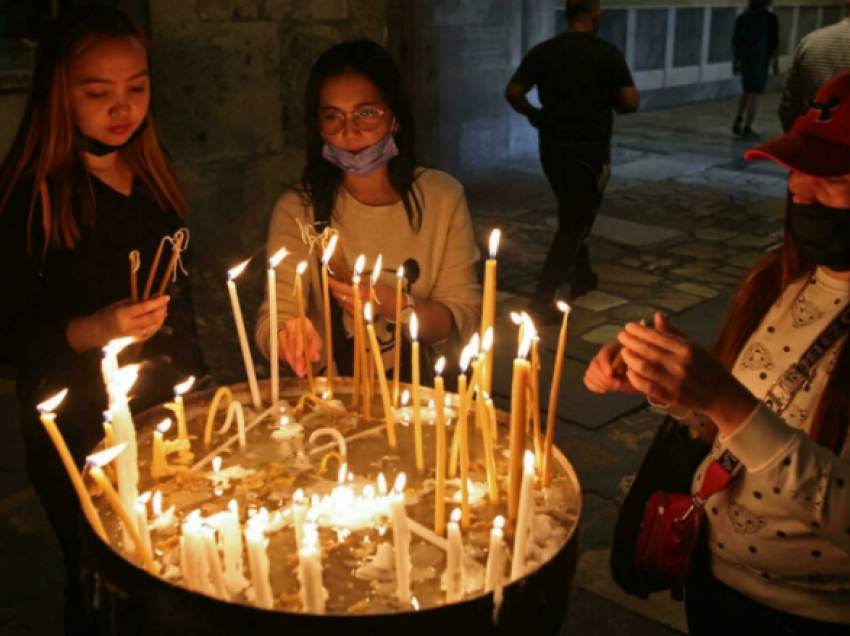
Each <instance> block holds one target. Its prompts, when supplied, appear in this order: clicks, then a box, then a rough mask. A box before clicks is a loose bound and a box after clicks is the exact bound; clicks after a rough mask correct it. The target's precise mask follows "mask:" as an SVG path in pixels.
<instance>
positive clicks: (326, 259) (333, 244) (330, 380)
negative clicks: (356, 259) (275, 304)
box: [322, 234, 339, 400]
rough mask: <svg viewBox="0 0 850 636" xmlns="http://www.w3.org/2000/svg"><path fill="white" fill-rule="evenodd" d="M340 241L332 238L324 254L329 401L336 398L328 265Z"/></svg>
mask: <svg viewBox="0 0 850 636" xmlns="http://www.w3.org/2000/svg"><path fill="white" fill-rule="evenodd" d="M338 240H339V235H338V234H334V235H333V236H332V237H331V240H330V243H328V246H327V247H326V248H325V252H324V254H322V294H323V296H324V304H325V365H326V372H325V377H327V380H328V394H327V399H328V400H332V399H333V397H334V354H333V329H332V328H331V292H330V288H329V286H328V276H329V274H328V263H330V260H331V257H332V256H333V253H334V250H335V249H336V243H337V241H338Z"/></svg>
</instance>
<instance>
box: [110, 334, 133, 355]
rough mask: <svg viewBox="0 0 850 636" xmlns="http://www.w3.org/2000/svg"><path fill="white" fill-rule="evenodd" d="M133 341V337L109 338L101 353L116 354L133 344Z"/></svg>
mask: <svg viewBox="0 0 850 636" xmlns="http://www.w3.org/2000/svg"><path fill="white" fill-rule="evenodd" d="M133 342H135V341H134V340H133V338H118V339H117V340H110V341H109V343H107V345H106V346H105V347H104V348H103V354H104V355H112V356H117V355H118V354H119V353H121V352H122V351H124V349H126V348H127V347H129V346H130V345H131V344H133Z"/></svg>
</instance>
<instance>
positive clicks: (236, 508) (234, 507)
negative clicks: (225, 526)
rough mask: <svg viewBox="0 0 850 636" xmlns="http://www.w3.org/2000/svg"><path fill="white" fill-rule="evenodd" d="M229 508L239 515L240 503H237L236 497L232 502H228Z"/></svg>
mask: <svg viewBox="0 0 850 636" xmlns="http://www.w3.org/2000/svg"><path fill="white" fill-rule="evenodd" d="M227 509H228V510H230V512H235V513H236V514H237V515H238V514H239V504H238V503H236V500H235V499H231V500H230V503H229V504H227Z"/></svg>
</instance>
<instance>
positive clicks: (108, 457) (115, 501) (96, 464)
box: [86, 443, 156, 575]
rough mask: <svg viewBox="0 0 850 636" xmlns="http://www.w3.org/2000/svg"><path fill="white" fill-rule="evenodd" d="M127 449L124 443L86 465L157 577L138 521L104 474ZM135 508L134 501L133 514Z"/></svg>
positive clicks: (90, 459) (99, 455) (138, 551)
mask: <svg viewBox="0 0 850 636" xmlns="http://www.w3.org/2000/svg"><path fill="white" fill-rule="evenodd" d="M125 447H126V445H125V444H123V443H122V444H118V445H117V446H115V448H110V449H109V450H106V451H102V452H100V453H97V454H95V455H90V456H89V457H88V458H87V459H86V465H87V466H88V469H89V475H91V477H92V479H94V480H95V482H97V484H98V485H99V486H100V488H101V490H103V494H104V495H105V496H106V500H107V501H108V502H109V504H110V505H111V506H112V509H113V510H114V511H115V514H116V515H118V517H119V518H120V519H121V522H122V523H123V524H124V530H125V531H126V532H127V533H128V534H129V535H130V538H131V539H132V541H133V546H134V547H135V549H136V554H138V555H139V557H141V560H142V563H144V565H145V569H146V570H147V571H148V572H149V573H151V574H154V575H156V566H155V565H154V562H153V558H152V556H151V553H150V551H148V549H147V547H146V545H145V541H144V540H143V539H142V537H141V536H140V535H139V531H138V527H137V526H138V519H134V518H133V517H131V516H130V514H129V512H128V511H127V509H126V508H125V507H124V505H123V504H122V503H121V499H120V498H119V497H118V493H117V492H115V489H114V488H113V487H112V483H111V482H110V481H109V479H107V477H106V475H104V474H103V467H104V466H105V465H106V464H108V463H109V462H111V461H112V460H113V459H115V458H116V457H117V456H118V455H120V454H121V452H122V451H123V450H124V449H125ZM135 506H136V502H135V501H133V507H132V508H131V509H132V510H133V512H135V510H136V509H135Z"/></svg>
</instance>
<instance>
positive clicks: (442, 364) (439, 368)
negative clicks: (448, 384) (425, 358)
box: [405, 357, 446, 393]
mask: <svg viewBox="0 0 850 636" xmlns="http://www.w3.org/2000/svg"><path fill="white" fill-rule="evenodd" d="M445 368H446V359H445V358H444V357H441V358H440V359H439V360H437V364H435V365H434V373H436V374H437V375H443V369H445ZM405 393H407V391H405Z"/></svg>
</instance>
